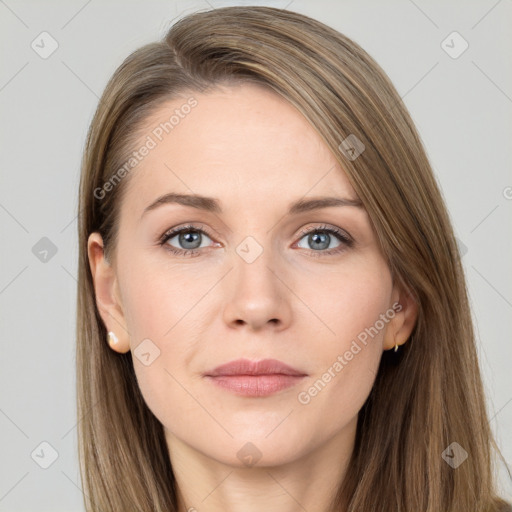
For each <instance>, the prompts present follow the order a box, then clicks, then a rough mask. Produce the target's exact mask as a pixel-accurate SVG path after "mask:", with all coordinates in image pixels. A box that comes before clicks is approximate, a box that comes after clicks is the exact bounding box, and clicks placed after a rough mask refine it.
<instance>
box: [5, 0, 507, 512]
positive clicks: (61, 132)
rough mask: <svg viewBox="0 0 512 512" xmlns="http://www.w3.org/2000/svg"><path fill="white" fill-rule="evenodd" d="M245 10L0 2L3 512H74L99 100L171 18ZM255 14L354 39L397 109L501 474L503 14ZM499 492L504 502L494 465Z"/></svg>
mask: <svg viewBox="0 0 512 512" xmlns="http://www.w3.org/2000/svg"><path fill="white" fill-rule="evenodd" d="M243 3H244V2H221V1H214V0H209V1H208V2H206V1H205V0H200V1H193V2H189V1H146V2H142V1H123V2H121V1H117V2H114V1H110V2H100V1H99V0H89V1H82V0H80V1H67V2H64V1H61V2H57V1H51V2H36V1H33V2H29V1H19V2H15V1H14V0H0V38H1V46H0V47H1V49H2V50H1V51H2V59H1V62H2V66H1V71H0V107H1V123H0V124H1V138H2V152H1V156H0V159H1V160H0V170H1V187H0V226H1V232H0V235H1V242H0V248H1V265H0V269H1V274H0V319H1V334H0V336H1V338H0V339H1V344H2V353H1V354H2V355H1V358H0V368H1V374H0V390H1V395H0V432H1V447H2V453H1V461H2V463H1V466H0V510H1V511H22V510H23V511H29V510H32V511H34V510H37V511H42V510H48V511H50V510H51V511H53V512H57V511H61V510H62V511H75V510H83V505H82V494H81V490H80V481H79V474H78V464H77V456H76V418H75V411H76V408H75V375H74V372H75V368H74V357H75V347H74V344H75V334H74V333H75V293H76V291H75V289H76V277H75V276H76V272H77V263H76V262H77V237H76V205H77V189H78V178H79V164H80V158H81V153H82V149H83V145H84V140H85V135H86V131H87V128H88V125H89V123H90V121H91V119H92V115H93V112H94V109H95V106H96V104H97V101H98V97H99V96H100V94H101V92H102V90H103V88H104V86H105V85H106V82H107V80H108V78H109V77H110V75H111V74H112V72H113V71H114V69H115V68H116V67H117V66H118V65H119V64H120V63H121V61H122V60H123V59H124V58H125V57H126V56H127V55H128V54H129V53H130V52H131V51H133V50H135V49H136V48H138V47H139V46H141V45H142V44H145V43H147V42H150V41H153V40H156V39H158V38H160V37H161V36H162V35H163V34H164V32H165V31H166V29H167V28H168V27H169V25H170V22H171V20H173V19H175V18H177V17H179V16H182V15H183V14H188V13H189V12H193V11H195V10H204V9H209V8H210V6H211V7H221V6H225V5H234V4H238V5H241V4H243ZM255 3H256V2H250V3H247V4H255ZM259 3H260V4H262V5H263V4H264V5H271V6H275V7H283V8H284V7H286V8H288V9H290V10H295V11H298V12H302V13H304V14H308V15H310V16H312V17H314V18H316V19H319V20H320V21H323V22H325V23H327V24H330V25H331V26H333V27H334V28H336V29H337V30H339V31H341V32H343V33H345V34H346V35H348V36H349V37H351V38H353V39H354V40H355V41H356V42H358V43H359V44H360V45H361V46H362V47H363V48H364V49H366V50H367V51H368V52H369V53H370V55H372V56H373V57H374V58H375V59H376V60H377V62H378V63H379V64H380V65H381V66H382V67H383V68H384V70H385V71H386V72H387V73H388V74H389V76H390V78H391V80H392V81H393V83H394V84H395V86H396V88H397V90H398V92H399V93H400V95H401V96H402V97H403V98H404V101H405V103H406V105H407V107H408V108H409V109H410V112H411V114H412V117H413V119H414V121H415V123H416V125H417V127H418V129H419V132H420V135H421V137H422V139H423V141H424V144H425V147H426V150H427V153H428V155H429V157H430V160H431V163H432V165H433V167H434V169H435V172H436V175H437V177H438V180H439V182H440V184H441V187H442V190H443V193H444V196H445V199H446V201H447V204H448V207H449V210H450V213H451V216H452V220H453V223H454V226H455V230H456V233H457V236H458V238H459V240H460V242H461V250H462V251H463V253H464V258H463V262H464V266H465V269H466V273H467V279H468V284H469V290H470V294H471V301H472V307H473V311H474V317H475V322H476V326H477V332H478V349H479V353H480V357H481V365H482V370H483V373H484V379H485V387H486V392H487V397H488V407H489V412H490V418H491V425H492V428H493V430H494V431H495V432H496V435H497V438H498V442H499V444H500V446H501V447H502V451H503V454H504V455H505V457H506V459H507V461H509V463H510V461H512V435H511V433H512V386H511V382H512V378H511V373H512V368H511V361H512V342H511V335H510V333H511V330H512V273H511V271H510V262H511V261H512V237H511V234H512V215H511V212H512V173H511V172H510V170H511V162H512V149H511V146H512V145H511V140H512V127H511V117H512V116H511V114H512V99H511V98H512V58H511V54H512V45H511V32H510V27H511V26H512V1H511V0H499V1H495V0H480V1H472V2H464V1H462V0H460V1H453V0H452V1H449V2H446V1H436V2H433V1H430V2H427V1H426V0H415V1H412V0H402V1H398V0H396V1H386V2H379V1H377V0H375V1H368V0H366V1H358V2H356V1H340V2H335V1H331V2H329V1H318V0H316V1H314V2H313V1H310V2H306V1H301V0H292V1H290V0H283V1H266V2H259ZM208 4H210V5H208ZM43 31H46V32H48V33H49V34H50V35H51V37H52V38H53V39H54V40H55V41H57V43H58V48H57V50H56V51H55V52H54V53H53V54H52V55H50V56H49V57H48V58H46V59H43V58H42V57H41V56H40V55H39V54H38V53H37V52H36V51H34V50H33V49H32V47H31V44H32V42H33V41H35V42H34V45H36V44H38V45H39V46H38V47H37V46H36V48H38V51H39V52H42V51H48V50H49V49H51V46H50V44H51V40H50V39H49V38H48V36H40V34H41V32H43ZM453 31H457V32H458V33H459V34H460V35H461V36H462V37H463V38H464V40H466V41H467V43H468V44H469V47H468V49H467V50H466V51H465V52H464V53H462V54H461V55H460V56H458V58H452V57H451V56H450V55H448V53H447V52H446V51H445V49H444V48H446V45H448V46H451V47H452V48H451V50H449V51H451V52H452V53H453V52H457V51H458V50H459V49H460V48H462V46H461V44H462V41H461V40H457V39H456V38H457V36H455V39H454V36H450V38H448V39H447V41H446V42H445V43H444V45H445V46H444V48H443V46H442V42H443V40H445V39H446V38H447V36H449V35H450V34H451V33H452V32H453ZM42 38H46V39H44V41H43V42H41V39H42ZM452 41H453V42H452ZM43 46H44V48H43ZM43 237H47V238H48V239H49V240H51V242H52V244H54V245H55V248H56V250H57V252H56V254H54V255H53V256H52V253H51V252H49V253H48V254H47V255H46V259H47V261H46V262H43V261H41V260H40V259H39V258H43V257H44V256H45V255H44V253H39V254H38V256H39V257H36V254H37V253H38V250H39V251H41V250H42V249H41V248H40V247H39V246H38V245H36V244H38V243H40V244H44V243H46V244H48V242H47V241H45V242H40V240H41V238H43ZM34 246H36V249H35V250H34V251H33V247H34ZM34 252H35V253H36V254H34ZM43 441H45V442H47V443H50V445H51V446H52V447H53V449H54V450H56V452H57V453H58V458H57V459H56V460H55V462H54V463H53V464H52V465H51V466H50V467H48V468H47V469H42V468H41V467H40V466H39V465H38V463H39V464H41V463H44V462H46V463H49V462H51V455H52V451H51V449H50V448H48V447H47V446H45V445H43V446H42V447H41V446H40V443H41V442H43ZM34 450H35V452H34ZM33 452H34V458H32V457H31V453H33ZM35 461H37V462H38V463H36V462H35ZM509 465H510V464H509ZM500 482H501V492H502V494H503V495H504V496H507V497H508V499H509V500H511V499H512V483H511V482H510V480H509V479H508V477H507V475H506V472H505V471H504V467H503V466H501V465H500Z"/></svg>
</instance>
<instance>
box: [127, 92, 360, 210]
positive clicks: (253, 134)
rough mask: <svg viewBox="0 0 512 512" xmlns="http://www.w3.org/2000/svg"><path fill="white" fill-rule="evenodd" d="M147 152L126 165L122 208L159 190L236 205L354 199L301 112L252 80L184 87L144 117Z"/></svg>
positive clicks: (138, 204)
mask: <svg viewBox="0 0 512 512" xmlns="http://www.w3.org/2000/svg"><path fill="white" fill-rule="evenodd" d="M143 145H146V146H148V147H150V149H149V150H147V151H144V153H145V156H143V157H141V159H140V162H139V163H138V164H137V165H136V167H134V169H133V171H131V176H130V180H129V184H128V190H127V193H126V195H125V200H124V202H125V203H128V206H127V208H129V210H130V211H133V212H137V211H138V212H139V214H140V212H141V211H142V210H143V209H144V207H145V206H147V204H148V203H149V202H151V200H153V199H154V198H155V197H157V196H159V195H162V194H163V193H166V192H171V191H173V192H182V193H189V194H190V193H194V194H200V195H207V196H213V197H218V198H220V199H221V201H222V203H223V204H224V203H225V204H226V205H227V206H229V204H230V203H231V204H232V206H233V208H234V209H235V210H236V209H239V208H241V207H243V206H244V205H247V204H249V203H254V202H260V203H267V204H268V203H269V202H272V203H273V204H274V203H275V202H276V201H282V202H283V203H285V204H288V203H289V202H290V200H291V199H298V198H300V197H303V196H305V195H316V196H318V195H322V194H329V195H340V196H343V197H347V198H355V197H357V196H356V194H355V192H354V190H353V189H352V187H351V185H350V183H349V181H348V179H347V177H346V176H345V174H344V172H343V170H342V168H341V167H340V165H339V163H338V162H337V160H336V159H335V157H334V155H333V154H332V153H331V152H330V150H329V148H328V147H327V146H326V144H325V143H324V141H323V140H322V138H321V137H320V135H319V134H318V133H317V132H316V131H315V129H314V128H313V127H312V126H311V125H310V124H309V122H308V121H307V120H306V119H305V118H304V116H303V115H302V114H301V113H300V112H299V111H298V110H297V109H296V108H295V107H293V106H292V105H291V104H290V103H288V102H287V101H286V100H285V99H284V98H282V97H280V96H279V95H278V94H277V93H275V92H273V91H271V90H269V89H267V88H265V87H263V86H259V85H257V84H247V83H244V84H237V85H233V86H231V85H230V86H223V87H219V88H217V89H215V90H212V91H210V92H208V93H195V92H190V93H187V94H182V95H181V96H180V97H179V98H176V99H173V100H171V101H168V102H166V103H164V104H162V105H161V106H160V107H159V108H158V109H157V110H156V111H155V112H153V113H152V114H151V115H150V116H149V117H148V118H147V119H146V120H145V122H144V123H143V128H142V132H141V136H140V140H139V144H138V145H136V148H135V149H138V148H139V147H142V146H143Z"/></svg>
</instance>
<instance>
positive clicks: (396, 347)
mask: <svg viewBox="0 0 512 512" xmlns="http://www.w3.org/2000/svg"><path fill="white" fill-rule="evenodd" d="M397 350H398V344H397V345H395V352H396V351H397Z"/></svg>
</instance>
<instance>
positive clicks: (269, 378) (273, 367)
mask: <svg viewBox="0 0 512 512" xmlns="http://www.w3.org/2000/svg"><path fill="white" fill-rule="evenodd" d="M306 376H307V374H306V373H304V372H302V371H300V370H297V369H295V368H293V367H291V366H289V365H287V364H285V363H283V362H281V361H277V360H276V359H263V360H262V361H249V360H248V359H237V360H236V361H231V362H229V363H227V364H223V365H221V366H218V367H217V368H215V369H214V370H211V371H209V372H206V373H205V374H204V377H205V378H206V379H207V380H209V381H210V382H212V383H214V384H215V385H217V386H219V387H221V388H223V389H225V390H227V391H231V392H233V393H235V394H237V395H240V396H251V397H263V396H269V395H272V394H274V393H277V392H278V391H282V390H284V389H287V388H290V387H292V386H295V385H296V384H298V383H299V382H300V381H301V380H302V379H303V378H304V377H306Z"/></svg>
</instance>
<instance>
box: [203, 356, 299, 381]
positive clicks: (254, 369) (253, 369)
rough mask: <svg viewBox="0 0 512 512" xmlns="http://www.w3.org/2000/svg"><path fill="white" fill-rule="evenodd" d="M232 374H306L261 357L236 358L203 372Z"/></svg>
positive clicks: (223, 374) (215, 375)
mask: <svg viewBox="0 0 512 512" xmlns="http://www.w3.org/2000/svg"><path fill="white" fill-rule="evenodd" d="M233 375H290V376H295V377H304V376H306V375H307V374H306V373H304V372H301V371H300V370H297V369H295V368H292V367H291V366H289V365H287V364H285V363H283V362H281V361H278V360H277V359H263V360H261V361H250V360H249V359H237V360H236V361H231V362H229V363H226V364H222V365H220V366H217V368H215V369H213V370H211V371H209V372H207V373H205V376H207V377H220V376H233Z"/></svg>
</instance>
